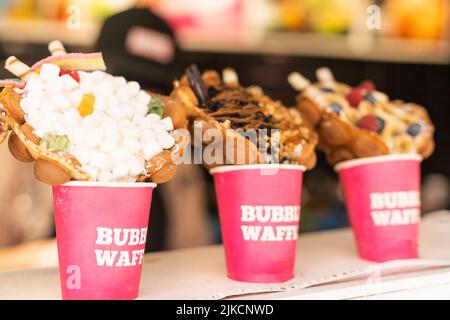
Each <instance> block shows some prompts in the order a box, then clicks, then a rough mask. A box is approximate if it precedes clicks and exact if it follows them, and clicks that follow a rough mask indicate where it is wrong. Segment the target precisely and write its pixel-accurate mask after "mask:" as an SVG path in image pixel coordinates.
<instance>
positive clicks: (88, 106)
mask: <svg viewBox="0 0 450 320" xmlns="http://www.w3.org/2000/svg"><path fill="white" fill-rule="evenodd" d="M94 104H95V96H94V95H93V94H91V93H86V94H84V95H83V98H81V102H80V104H79V106H78V113H79V114H80V116H81V117H82V118H84V117H87V116H88V115H90V114H92V113H93V112H94Z"/></svg>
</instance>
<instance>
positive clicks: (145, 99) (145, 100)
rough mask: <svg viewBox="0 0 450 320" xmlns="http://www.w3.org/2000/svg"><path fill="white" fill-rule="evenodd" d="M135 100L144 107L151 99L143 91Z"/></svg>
mask: <svg viewBox="0 0 450 320" xmlns="http://www.w3.org/2000/svg"><path fill="white" fill-rule="evenodd" d="M137 98H138V100H139V101H140V102H142V103H143V104H144V105H146V106H147V105H148V104H149V103H150V101H151V100H152V97H151V96H150V95H149V94H148V93H147V92H145V91H142V90H141V91H139V93H138V95H137Z"/></svg>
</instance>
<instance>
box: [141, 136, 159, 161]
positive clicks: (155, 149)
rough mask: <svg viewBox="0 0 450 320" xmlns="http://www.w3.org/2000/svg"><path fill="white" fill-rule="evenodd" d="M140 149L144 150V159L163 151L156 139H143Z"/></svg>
mask: <svg viewBox="0 0 450 320" xmlns="http://www.w3.org/2000/svg"><path fill="white" fill-rule="evenodd" d="M142 150H143V152H144V159H145V160H150V159H151V158H153V157H154V156H156V155H157V154H158V153H160V152H162V151H163V149H162V148H161V147H160V146H159V144H158V142H157V141H156V139H152V140H148V141H145V142H144V143H143V144H142Z"/></svg>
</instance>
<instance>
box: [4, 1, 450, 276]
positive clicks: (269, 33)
mask: <svg viewBox="0 0 450 320" xmlns="http://www.w3.org/2000/svg"><path fill="white" fill-rule="evenodd" d="M449 3H450V2H449V1H448V0H384V1H370V0H358V1H353V0H214V1H206V0H189V1H186V0H163V1H162V0H160V1H158V0H151V1H133V0H108V1H107V0H89V1H88V0H77V1H75V0H74V1H70V0H45V1H44V0H15V1H14V0H0V61H2V62H1V63H2V64H3V61H4V59H6V58H7V57H8V56H10V55H15V56H17V57H20V58H21V59H22V60H23V61H25V62H27V63H29V64H32V63H33V62H36V61H37V60H39V59H41V58H43V57H45V56H47V55H48V53H47V43H48V42H49V41H51V40H53V39H59V40H61V41H62V42H63V43H64V44H65V45H66V46H67V47H68V49H69V51H81V52H91V51H93V50H101V51H103V54H104V57H105V60H106V62H107V65H108V70H109V72H111V73H115V74H120V75H124V76H126V77H127V78H128V80H137V81H139V82H140V83H141V85H143V86H144V87H146V88H149V89H152V90H156V91H159V92H162V93H166V94H167V93H169V92H170V88H171V81H172V80H173V79H174V78H176V77H178V76H180V75H181V74H182V73H183V72H184V68H185V67H186V66H187V65H189V64H191V63H196V64H198V65H199V67H200V68H201V69H206V68H213V69H222V68H224V67H227V66H232V67H234V68H235V69H236V70H237V72H238V74H239V76H240V80H241V83H243V84H244V85H259V86H261V87H263V88H264V89H265V91H266V93H267V94H268V95H270V96H272V97H273V98H276V99H280V100H282V101H283V102H284V103H285V104H286V105H288V106H290V105H293V104H294V101H295V100H294V99H295V95H296V92H295V91H294V90H292V89H291V88H290V87H289V85H288V84H287V81H286V78H287V75H288V74H289V73H290V72H292V71H300V72H301V73H302V74H303V75H305V76H306V77H308V78H310V79H314V72H315V70H316V69H317V68H318V67H321V66H328V67H329V68H331V70H332V71H333V73H334V75H335V78H336V79H337V80H338V81H341V82H345V83H348V84H350V85H356V84H358V83H359V82H361V81H362V80H365V79H370V80H372V81H374V82H375V84H376V86H377V88H378V89H379V90H381V91H384V92H386V93H387V94H388V95H389V96H390V97H391V98H393V99H402V100H405V101H410V102H416V103H418V104H422V105H424V106H426V108H427V110H428V112H429V113H430V116H431V118H432V120H433V121H434V123H435V126H436V136H435V139H436V151H435V153H434V154H433V156H432V157H431V158H429V159H427V160H426V161H425V162H424V163H423V179H422V183H423V188H422V197H423V199H422V205H423V213H424V214H426V213H429V212H432V211H436V210H440V209H448V208H449V205H450V201H449V197H450V192H449V189H450V187H449V185H450V182H449V181H450V180H449V177H450V157H449V152H450V148H449V145H450V134H449V133H450V115H449V112H448V108H449V107H450V98H449V88H450V70H449V61H450V51H449V10H450V8H449V7H450V4H449ZM136 8H138V9H136ZM149 9H150V10H151V11H149ZM145 30H147V31H145ZM7 77H10V75H8V74H7V72H6V71H5V70H4V69H3V68H1V69H0V78H7ZM0 163H1V166H2V168H3V169H4V170H1V171H0V181H1V182H0V192H1V193H0V269H1V268H2V267H3V268H11V266H16V267H29V266H40V265H48V264H52V263H54V264H55V265H56V262H55V261H56V260H55V259H56V258H55V257H56V255H55V247H54V242H51V241H50V242H49V241H46V240H44V241H43V242H41V240H40V239H48V238H50V237H52V236H53V235H54V228H53V217H52V204H51V193H50V188H49V187H48V186H45V185H42V184H40V183H38V182H36V180H35V179H34V176H33V174H32V168H31V166H29V165H24V164H19V163H18V162H16V161H14V160H12V158H11V156H10V155H9V152H8V151H7V146H6V144H3V145H2V146H0ZM181 171H182V172H185V174H184V173H181V174H180V176H179V177H178V176H177V179H175V181H174V182H173V183H171V184H168V185H167V186H163V187H161V188H159V189H158V192H157V194H156V196H155V200H154V202H153V205H152V214H151V219H150V221H151V223H150V241H149V248H148V250H164V249H175V248H182V247H189V246H196V245H204V244H210V243H220V229H219V225H218V218H217V208H216V206H215V196H214V188H213V185H212V181H211V178H210V177H209V175H208V174H207V172H206V171H204V170H203V169H201V168H199V167H198V168H195V170H194V169H192V168H185V169H182V170H181ZM199 179H200V180H202V181H203V183H201V184H198V183H197V181H199ZM189 188H192V190H191V193H186V192H185V194H189V196H185V197H184V198H183V195H180V194H183V190H187V189H189ZM178 191H180V192H178ZM193 195H195V196H197V197H198V198H199V199H200V200H199V201H198V202H195V201H194V203H191V202H192V199H193V198H194V196H193ZM177 202H178V203H179V204H177ZM187 202H189V205H186V203H187ZM302 205H303V208H302V222H301V232H308V231H316V230H324V229H333V228H340V227H345V226H347V225H348V222H347V218H346V214H345V207H344V205H343V202H342V197H341V193H340V188H339V184H338V180H337V176H336V174H335V173H334V172H333V170H332V168H330V167H329V166H328V165H327V164H326V163H325V161H324V159H323V157H322V156H321V155H320V154H319V162H318V165H317V168H316V169H315V170H313V171H311V172H308V173H307V174H306V177H305V183H304V194H303V203H302ZM189 208H190V209H189ZM200 211H202V213H198V214H197V213H196V212H200ZM191 215H193V216H195V217H192V218H191ZM189 221H190V224H191V225H190V224H189ZM189 230H191V231H189ZM29 241H32V242H29ZM30 252H31V253H30ZM37 252H41V253H40V256H38V254H37ZM34 256H36V257H35V258H33V257H34ZM11 257H13V258H11ZM2 258H3V259H2ZM14 259H16V260H17V261H16V260H14Z"/></svg>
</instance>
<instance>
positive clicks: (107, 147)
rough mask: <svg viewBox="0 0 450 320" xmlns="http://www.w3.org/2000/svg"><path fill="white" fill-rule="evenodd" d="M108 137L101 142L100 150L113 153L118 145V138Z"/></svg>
mask: <svg viewBox="0 0 450 320" xmlns="http://www.w3.org/2000/svg"><path fill="white" fill-rule="evenodd" d="M106 139H107V140H103V141H102V143H101V144H100V151H101V152H104V153H111V152H112V151H113V150H114V149H116V148H117V146H118V143H117V140H114V139H108V138H106Z"/></svg>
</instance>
